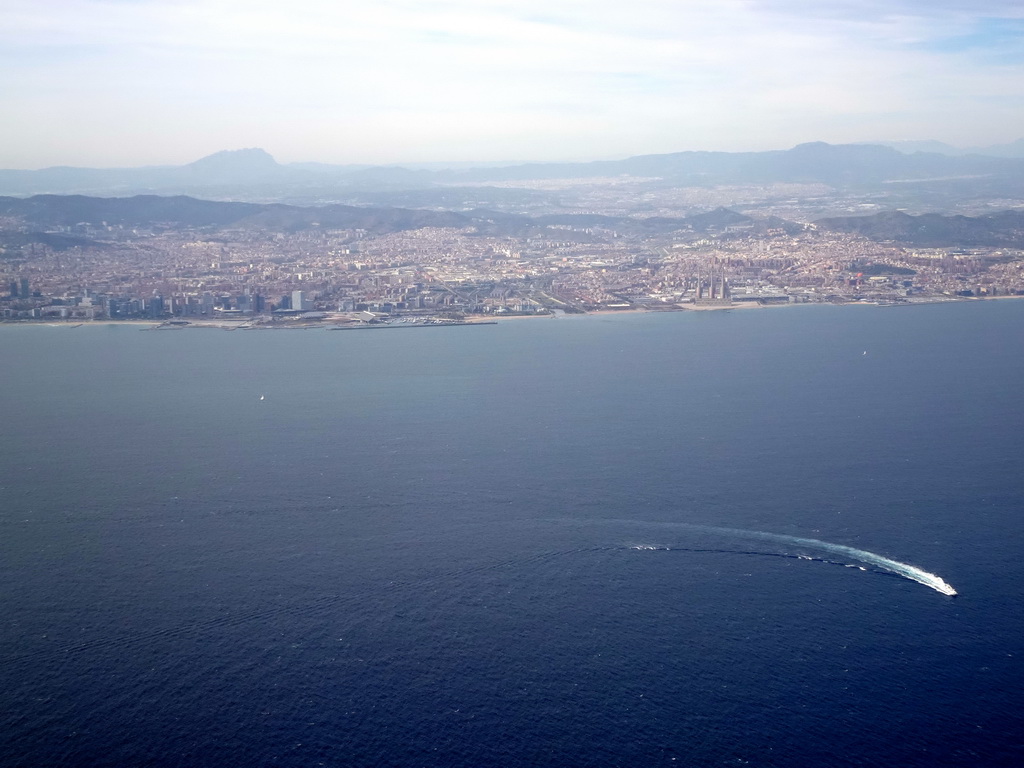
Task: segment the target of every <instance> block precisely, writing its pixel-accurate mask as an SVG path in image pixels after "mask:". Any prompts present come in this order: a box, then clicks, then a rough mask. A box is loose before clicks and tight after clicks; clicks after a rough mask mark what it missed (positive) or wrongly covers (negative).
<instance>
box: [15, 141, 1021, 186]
mask: <svg viewBox="0 0 1024 768" xmlns="http://www.w3.org/2000/svg"><path fill="white" fill-rule="evenodd" d="M1007 146H1009V145H1007ZM624 175H625V176H636V177H648V178H657V179H661V180H663V181H664V182H665V183H667V184H672V185H678V186H702V185H722V184H751V183H755V184H772V183H777V182H798V183H823V184H827V185H829V186H833V187H841V188H878V187H879V185H882V184H884V183H886V182H891V181H903V182H907V181H911V182H913V181H915V180H918V181H924V180H934V179H950V178H966V177H974V178H978V177H991V178H992V179H994V180H996V183H995V184H994V186H996V187H999V185H1000V183H1001V182H999V180H1001V179H1003V180H1007V183H1008V184H1010V185H1016V187H1019V186H1020V184H1021V181H1022V180H1024V159H1015V158H1006V159H999V158H995V157H984V156H979V155H963V156H955V157H954V156H951V155H949V154H942V153H938V152H930V153H922V152H916V153H914V154H906V153H904V152H900V151H897V150H896V149H893V148H892V147H884V146H878V145H868V144H842V145H832V144H825V143H822V142H815V143H810V144H801V145H799V146H797V147H794V148H793V149H789V150H776V151H770V152H677V153H673V154H665V155H640V156H637V157H631V158H628V159H626V160H606V161H596V162H590V163H544V164H537V163H533V164H525V165H512V166H504V167H488V168H470V169H463V168H458V169H456V168H449V169H444V170H433V169H425V168H420V169H418V170H412V169H409V168H401V167H394V166H388V167H383V166H381V167H369V168H367V167H358V166H355V167H353V166H330V165H323V164H315V163H306V164H295V165H281V164H279V163H277V162H276V161H275V160H274V158H273V157H271V156H270V155H269V154H267V153H266V152H265V151H263V150H262V149H242V150H234V151H226V152H218V153H216V154H214V155H210V156H209V157H205V158H202V159H200V160H197V161H196V162H194V163H191V164H189V165H184V166H174V167H151V168H122V169H88V168H45V169H43V170H39V171H11V170H8V171H0V194H7V195H14V196H26V195H32V194H40V193H50V194H67V193H77V194H90V195H98V194H103V195H129V194H139V193H153V194H188V195H200V196H203V197H218V198H222V199H224V198H227V199H238V198H243V199H264V200H266V199H282V198H285V197H288V196H289V195H296V196H300V197H301V196H302V195H303V190H307V191H309V190H315V191H316V193H317V194H318V195H320V196H321V197H331V196H332V195H335V196H337V195H345V194H348V193H351V192H352V190H361V191H370V192H372V191H373V190H379V191H381V192H389V193H394V192H402V191H410V190H428V189H439V188H449V187H452V186H457V185H463V184H468V185H481V184H482V185H486V184H489V183H509V182H513V183H514V182H516V181H525V180H536V179H560V178H579V179H599V178H601V177H619V176H624ZM307 194H308V192H307Z"/></svg>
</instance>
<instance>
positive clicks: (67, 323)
mask: <svg viewBox="0 0 1024 768" xmlns="http://www.w3.org/2000/svg"><path fill="white" fill-rule="evenodd" d="M1014 299H1017V300H1019V299H1024V295H1022V296H985V297H977V296H957V297H943V298H938V297H936V298H930V299H922V300H920V301H906V302H892V303H879V302H874V301H845V302H786V303H772V304H760V303H758V302H739V303H733V304H709V305H694V304H675V305H672V306H669V307H659V308H650V307H635V308H629V309H594V310H587V311H583V312H573V313H566V312H551V313H544V314H533V315H518V314H517V315H508V316H501V315H486V316H479V317H472V318H466V319H464V320H461V321H456V322H436V323H423V324H417V325H412V326H405V325H383V326H379V328H380V329H383V328H402V327H416V328H419V327H445V326H463V325H497V324H499V323H503V322H506V321H517V320H539V319H547V320H557V319H561V318H564V317H587V316H591V315H593V316H602V315H636V314H657V313H666V312H670V313H674V312H730V311H734V310H744V311H746V310H753V309H778V308H795V307H822V306H830V307H876V308H889V307H915V306H925V305H934V304H977V303H983V302H987V301H1005V300H1014ZM335 322H336V321H335ZM330 323H331V321H330V320H327V321H318V322H315V323H305V324H297V323H253V321H252V320H251V319H250V320H238V321H231V320H189V321H187V322H185V323H181V322H176V323H172V322H171V321H168V320H159V321H156V320H138V319H131V320H110V319H104V320H79V319H69V320H52V319H47V320H13V321H11V320H6V321H0V328H13V327H27V326H31V327H43V328H66V329H74V328H83V327H92V328H95V327H100V326H109V327H115V326H126V327H136V328H138V329H139V330H169V331H170V330H185V329H190V328H207V329H214V330H223V331H264V330H267V331H275V330H315V329H318V328H319V329H323V330H357V329H362V330H372V329H375V328H378V327H377V326H370V325H358V324H351V325H348V326H340V327H339V326H338V325H331V324H330Z"/></svg>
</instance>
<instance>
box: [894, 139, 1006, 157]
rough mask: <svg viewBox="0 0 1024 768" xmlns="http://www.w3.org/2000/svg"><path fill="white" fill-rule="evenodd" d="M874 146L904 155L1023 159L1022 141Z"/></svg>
mask: <svg viewBox="0 0 1024 768" xmlns="http://www.w3.org/2000/svg"><path fill="white" fill-rule="evenodd" d="M875 143H876V144H881V145H882V146H886V147H891V148H893V149H895V150H898V151H900V152H903V153H905V154H911V153H914V152H933V153H937V154H940V155H949V156H951V157H962V156H964V155H985V156H987V157H1012V158H1024V139H1017V140H1016V141H1011V142H1010V143H1009V144H990V145H988V146H980V147H954V146H953V145H952V144H946V143H944V142H941V141H932V140H929V141H879V142H875Z"/></svg>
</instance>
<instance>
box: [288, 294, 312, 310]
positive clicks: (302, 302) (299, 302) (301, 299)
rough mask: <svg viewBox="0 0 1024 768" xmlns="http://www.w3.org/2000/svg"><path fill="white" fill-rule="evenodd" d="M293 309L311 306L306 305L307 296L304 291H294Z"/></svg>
mask: <svg viewBox="0 0 1024 768" xmlns="http://www.w3.org/2000/svg"><path fill="white" fill-rule="evenodd" d="M292 309H298V310H304V309H309V307H307V306H306V297H305V296H304V295H303V292H302V291H292Z"/></svg>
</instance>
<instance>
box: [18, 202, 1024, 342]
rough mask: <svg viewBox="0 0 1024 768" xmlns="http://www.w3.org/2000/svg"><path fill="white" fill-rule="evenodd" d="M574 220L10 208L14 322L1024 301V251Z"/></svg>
mask: <svg viewBox="0 0 1024 768" xmlns="http://www.w3.org/2000/svg"><path fill="white" fill-rule="evenodd" d="M573 218H574V217H572V216H569V217H562V218H560V219H559V221H566V222H569V223H547V224H545V225H542V226H533V227H531V228H530V230H529V231H528V232H525V233H523V232H518V233H512V232H502V231H501V227H500V226H498V227H491V226H480V225H479V223H478V224H476V225H473V226H464V227H436V226H425V227H422V228H418V229H404V230H400V231H387V232H371V231H367V230H366V229H359V228H346V229H339V228H329V227H321V226H319V225H317V223H316V222H313V224H312V225H311V226H309V227H307V228H304V229H299V230H294V229H291V230H289V229H284V228H281V229H275V228H272V227H268V226H258V227H253V226H246V227H210V226H169V225H166V224H165V225H159V224H153V225H150V226H135V227H129V226H125V225H120V224H108V223H107V222H99V221H96V222H80V223H77V224H74V225H67V226H59V227H51V228H49V230H48V231H47V232H45V233H30V229H31V227H26V225H25V224H24V222H20V221H18V220H14V219H11V218H7V219H5V220H4V221H3V222H2V223H0V226H2V229H3V231H4V233H5V234H6V235H7V238H6V240H5V241H4V242H5V244H6V247H5V248H4V251H3V255H2V259H0V285H2V286H3V294H2V295H0V319H2V320H4V321H75V322H85V321H96V320H147V321H158V322H163V321H174V322H176V324H177V325H179V326H182V325H186V324H208V323H211V322H215V323H217V324H223V325H226V326H227V327H236V326H244V327H275V326H279V325H280V326H293V325H296V324H323V323H325V322H326V323H328V324H331V323H334V324H346V323H353V324H359V323H371V324H378V323H386V322H387V319H388V318H393V319H423V320H425V319H428V318H434V319H446V320H449V321H454V320H462V319H486V318H495V317H502V316H505V317H508V316H531V315H544V314H550V313H552V312H557V311H561V312H569V313H576V312H593V311H604V310H609V311H611V310H619V311H621V310H678V309H721V308H726V307H740V306H766V305H778V304H802V303H874V304H910V303H917V302H932V301H939V300H956V299H965V298H980V297H1004V296H1015V295H1021V294H1024V251H1021V250H1020V249H1014V248H1006V247H999V248H997V247H946V248H936V247H929V248H924V247H915V246H911V245H908V244H905V243H904V244H900V243H894V242H888V243H886V242H876V241H873V240H869V239H867V238H866V237H863V236H860V235H857V234H851V233H843V232H835V231H829V230H826V229H824V228H822V227H819V226H818V225H816V224H814V223H812V222H802V223H794V222H792V221H786V220H782V219H778V218H775V217H770V218H760V219H757V218H751V217H748V216H742V215H738V214H736V213H735V212H733V211H729V210H727V209H724V208H721V209H718V210H716V211H712V212H710V213H705V214H701V215H700V216H694V217H693V218H692V219H681V220H679V221H682V222H687V221H693V222H696V221H697V220H698V219H699V226H695V225H692V224H691V225H688V226H687V227H676V228H673V229H671V230H670V231H649V230H648V231H645V230H644V228H643V227H642V226H637V227H625V228H623V229H622V230H621V231H620V230H618V229H611V228H608V227H607V226H601V225H600V222H599V224H598V225H596V226H585V225H584V224H585V223H587V217H586V216H582V215H580V216H578V217H576V218H577V219H579V220H581V221H583V222H584V223H583V224H581V223H575V222H574V221H573ZM630 221H632V222H639V223H641V224H642V223H643V222H644V220H643V219H638V218H633V219H631V220H630ZM488 223H490V222H488ZM19 236H20V238H21V240H20V241H19V240H18V237H19Z"/></svg>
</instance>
